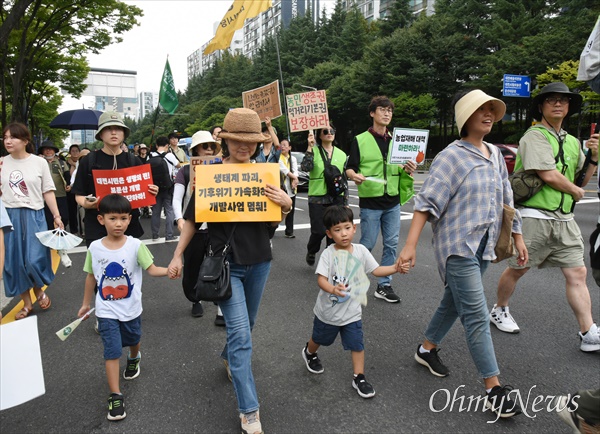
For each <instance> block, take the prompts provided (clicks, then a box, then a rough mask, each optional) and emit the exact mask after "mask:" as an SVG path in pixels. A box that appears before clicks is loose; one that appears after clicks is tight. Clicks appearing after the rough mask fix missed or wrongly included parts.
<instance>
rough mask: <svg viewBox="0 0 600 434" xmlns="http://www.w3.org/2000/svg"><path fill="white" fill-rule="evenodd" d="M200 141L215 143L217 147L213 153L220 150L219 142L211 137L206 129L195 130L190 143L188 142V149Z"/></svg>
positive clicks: (200, 142)
mask: <svg viewBox="0 0 600 434" xmlns="http://www.w3.org/2000/svg"><path fill="white" fill-rule="evenodd" d="M202 143H214V144H215V145H217V148H216V149H215V155H217V154H218V153H219V152H221V144H220V143H219V142H217V141H216V140H215V139H213V136H212V134H211V133H209V132H208V131H196V132H195V133H194V135H193V136H192V143H191V144H190V147H189V150H190V151H191V150H192V149H193V148H195V147H196V146H198V145H200V144H202Z"/></svg>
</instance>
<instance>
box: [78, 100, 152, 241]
mask: <svg viewBox="0 0 600 434" xmlns="http://www.w3.org/2000/svg"><path fill="white" fill-rule="evenodd" d="M129 133H130V131H129V127H128V126H127V125H125V123H124V122H123V120H122V119H121V116H120V115H119V114H118V113H116V112H104V113H102V115H100V119H99V120H98V132H97V133H96V140H101V141H102V143H103V145H104V146H103V147H102V149H100V150H96V151H93V152H90V153H89V155H87V156H86V157H83V158H81V159H80V160H79V167H78V168H77V174H76V175H75V182H74V183H73V187H72V191H73V193H75V200H76V201H77V203H78V204H79V205H80V206H81V207H82V208H84V209H85V242H86V244H87V245H88V246H89V245H90V244H91V243H92V242H93V241H95V240H99V239H100V238H102V237H104V236H106V229H105V228H104V226H102V225H101V224H100V222H98V200H99V198H98V197H97V195H96V187H95V185H94V177H93V175H92V170H115V169H124V168H126V167H133V166H140V165H141V164H142V162H141V161H140V160H139V158H137V157H135V156H134V155H133V154H131V153H129V152H123V151H122V150H121V144H122V143H123V142H124V141H125V139H126V138H127V137H129ZM148 193H150V194H152V195H156V194H157V193H158V186H156V185H154V184H151V185H150V186H149V187H148ZM139 217H140V212H139V210H138V209H134V210H132V211H131V223H130V224H129V227H128V228H127V231H126V232H125V234H126V235H131V236H133V237H136V238H139V237H141V236H142V235H143V234H144V229H143V228H142V225H141V224H140V221H139Z"/></svg>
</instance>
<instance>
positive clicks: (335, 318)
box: [302, 205, 404, 398]
mask: <svg viewBox="0 0 600 434" xmlns="http://www.w3.org/2000/svg"><path fill="white" fill-rule="evenodd" d="M323 223H324V224H325V227H326V228H327V231H326V234H327V236H328V237H329V238H332V239H333V241H334V244H332V245H330V246H329V247H327V249H325V251H323V253H322V254H321V257H320V258H319V264H318V265H317V270H316V271H315V274H317V275H318V276H319V277H318V278H317V283H318V284H319V287H320V288H321V291H319V295H318V296H317V302H316V303H315V308H314V313H315V319H314V323H313V332H312V337H311V338H310V340H309V341H308V343H307V344H306V346H305V347H304V349H303V350H302V358H303V359H304V362H305V363H306V368H307V369H308V370H309V371H310V372H312V373H313V374H321V373H322V372H323V371H324V369H323V366H322V365H321V360H320V359H319V357H318V356H317V350H318V349H319V347H320V346H321V345H325V346H329V345H331V344H332V343H333V342H334V341H335V338H336V337H337V335H338V333H339V334H340V336H341V339H342V345H343V346H344V349H345V350H350V351H351V352H352V368H353V370H354V379H353V381H352V387H354V389H356V392H357V393H358V394H359V395H360V396H361V397H363V398H372V397H373V396H375V390H374V389H373V386H371V384H369V383H368V382H367V380H366V378H365V375H364V372H365V351H364V345H363V331H362V320H361V316H362V308H361V305H360V303H359V302H358V301H357V300H355V299H353V298H350V296H349V295H348V291H351V290H352V288H348V285H347V284H346V282H347V277H348V276H338V275H337V274H338V270H336V267H335V265H334V263H333V262H334V261H333V258H334V256H335V253H336V251H338V250H346V251H347V252H348V253H350V254H352V256H354V257H355V258H357V259H358V260H359V261H360V262H361V263H362V265H363V268H364V271H365V273H367V274H368V273H372V274H373V275H374V276H376V277H384V276H389V275H391V274H394V273H396V272H397V271H398V270H397V268H396V265H388V266H379V264H378V263H377V261H376V260H375V258H373V255H371V252H369V250H368V249H367V248H366V247H365V246H363V245H362V244H352V238H353V237H354V234H355V233H356V225H355V224H354V214H353V213H352V210H351V209H350V208H349V207H347V206H342V205H334V206H330V207H328V208H327V210H325V213H324V215H323ZM403 268H404V266H403Z"/></svg>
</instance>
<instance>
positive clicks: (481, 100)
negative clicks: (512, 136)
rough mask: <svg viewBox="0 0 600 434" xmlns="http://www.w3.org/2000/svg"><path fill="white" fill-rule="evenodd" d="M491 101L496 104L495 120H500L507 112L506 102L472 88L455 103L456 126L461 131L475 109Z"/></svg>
mask: <svg viewBox="0 0 600 434" xmlns="http://www.w3.org/2000/svg"><path fill="white" fill-rule="evenodd" d="M489 101H491V102H492V103H493V104H494V115H495V117H494V122H498V121H499V120H500V119H502V118H503V117H504V114H505V113H506V104H504V102H503V101H502V100H499V99H498V98H494V97H493V96H489V95H488V94H487V93H485V92H484V91H482V90H479V89H475V90H472V91H471V92H469V93H467V94H466V95H464V96H463V97H462V98H461V99H459V100H458V102H457V103H456V104H455V105H454V116H455V118H456V126H457V127H458V131H459V133H460V131H461V130H462V128H463V126H464V125H465V123H466V122H467V120H469V118H470V117H471V115H472V114H473V113H475V110H477V109H478V108H479V107H481V106H482V105H484V104H485V103H486V102H489Z"/></svg>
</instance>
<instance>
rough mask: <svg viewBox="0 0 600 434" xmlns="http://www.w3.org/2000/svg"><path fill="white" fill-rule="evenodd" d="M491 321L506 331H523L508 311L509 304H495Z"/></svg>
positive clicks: (491, 313)
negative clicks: (503, 305) (498, 305)
mask: <svg viewBox="0 0 600 434" xmlns="http://www.w3.org/2000/svg"><path fill="white" fill-rule="evenodd" d="M490 322H491V323H492V324H494V325H495V326H496V327H498V330H500V331H502V332H505V333H519V332H520V331H521V330H520V329H519V326H518V325H517V323H516V321H515V320H514V318H513V317H512V315H511V314H510V312H509V311H508V306H505V307H496V305H494V307H493V308H492V311H491V312H490Z"/></svg>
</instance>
